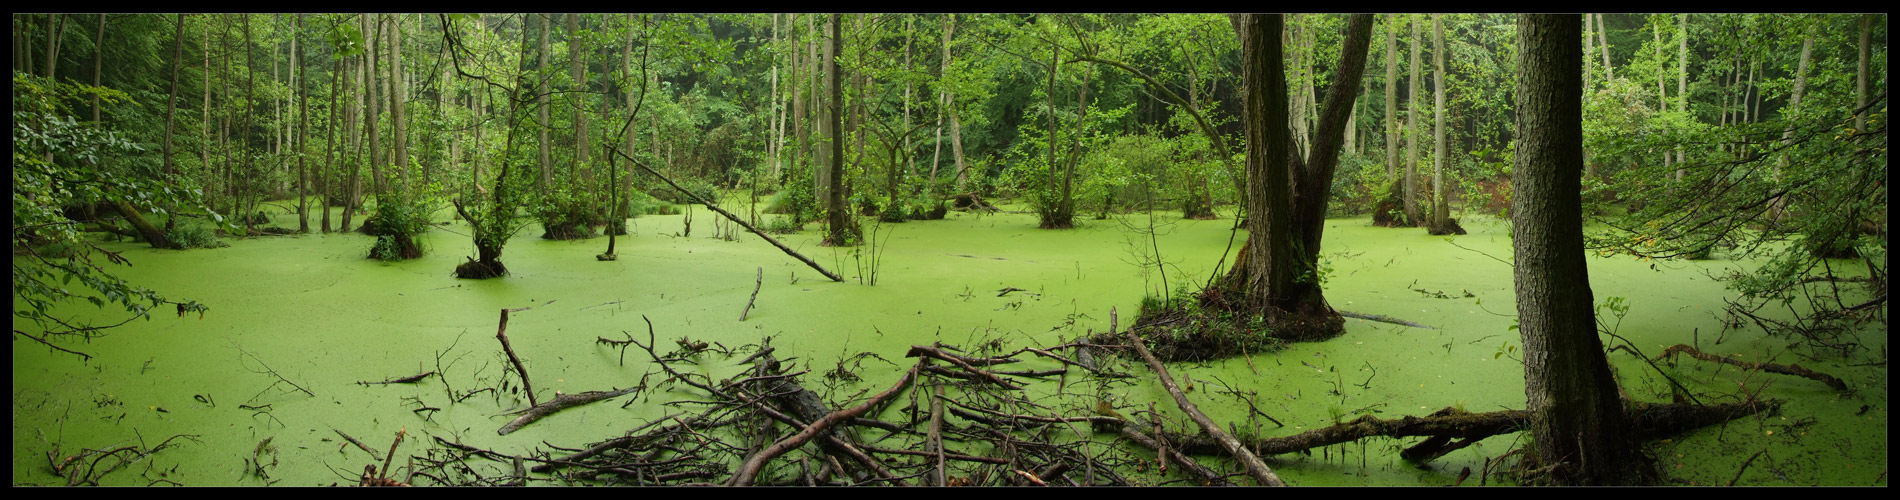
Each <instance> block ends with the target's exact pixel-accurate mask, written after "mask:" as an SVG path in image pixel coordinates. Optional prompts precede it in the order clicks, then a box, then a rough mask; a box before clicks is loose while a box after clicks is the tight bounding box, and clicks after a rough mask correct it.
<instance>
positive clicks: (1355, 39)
mask: <svg viewBox="0 0 1900 500" xmlns="http://www.w3.org/2000/svg"><path fill="white" fill-rule="evenodd" d="M1268 22H1269V23H1271V21H1268ZM1237 24H1238V23H1237ZM1268 29H1272V27H1271V26H1269V27H1268ZM1242 31H1243V33H1242V40H1246V41H1247V43H1251V44H1253V45H1251V46H1250V47H1252V48H1251V49H1248V50H1246V51H1245V52H1244V54H1245V56H1244V58H1243V62H1244V63H1245V64H1246V66H1244V70H1243V72H1244V74H1245V75H1246V80H1245V81H1246V82H1247V83H1246V85H1247V87H1246V89H1247V93H1246V95H1247V106H1246V119H1245V120H1244V122H1245V123H1246V124H1247V138H1248V140H1247V184H1248V191H1250V193H1251V194H1250V195H1249V196H1247V200H1248V204H1247V213H1248V214H1249V215H1248V218H1247V224H1248V225H1247V233H1248V234H1247V243H1246V244H1245V245H1244V246H1243V247H1242V248H1241V251H1240V254H1239V257H1237V258H1236V259H1235V261H1234V266H1233V268H1232V269H1231V270H1230V271H1229V272H1228V274H1227V276H1226V277H1225V278H1224V282H1223V283H1221V284H1220V285H1217V286H1216V287H1214V288H1212V289H1210V290H1208V291H1205V292H1203V294H1202V296H1203V301H1204V302H1212V303H1213V304H1214V305H1216V306H1225V307H1229V308H1238V309H1240V310H1244V311H1247V312H1249V313H1252V314H1259V315H1261V316H1264V317H1265V319H1266V320H1267V321H1268V325H1269V326H1270V327H1271V329H1272V335H1273V336H1275V337H1278V338H1283V339H1289V340H1313V339H1322V338H1327V337H1331V336H1333V335H1338V334H1339V333H1340V332H1342V331H1344V328H1345V327H1344V319H1342V318H1340V316H1339V313H1338V312H1336V311H1334V310H1333V309H1332V307H1331V306H1329V305H1327V303H1326V298H1325V296H1324V295H1323V294H1322V293H1321V290H1320V283H1319V275H1318V272H1317V269H1318V260H1319V249H1320V238H1321V236H1322V234H1323V233H1322V231H1324V229H1325V221H1326V202H1327V199H1328V197H1329V194H1330V190H1328V189H1325V188H1320V187H1319V186H1331V185H1332V181H1333V170H1334V168H1335V167H1336V166H1337V165H1338V161H1339V150H1340V146H1341V141H1342V139H1343V138H1344V137H1345V130H1344V129H1345V123H1346V115H1347V113H1349V112H1350V111H1351V109H1352V103H1353V100H1354V99H1355V98H1357V97H1358V88H1357V87H1358V85H1359V82H1360V81H1361V78H1360V77H1361V76H1362V75H1363V74H1364V71H1365V62H1366V49H1367V46H1368V45H1369V44H1370V42H1371V37H1372V16H1371V15H1367V14H1359V15H1353V16H1352V18H1351V20H1350V21H1349V22H1348V23H1347V27H1346V38H1345V41H1344V43H1343V44H1342V47H1341V49H1340V65H1339V73H1338V74H1339V77H1338V79H1337V80H1336V81H1337V82H1339V83H1336V84H1334V85H1333V88H1332V89H1331V90H1330V91H1328V92H1327V94H1326V101H1325V106H1324V107H1323V108H1321V112H1320V120H1319V126H1318V127H1317V128H1316V129H1315V134H1316V136H1315V137H1314V138H1313V141H1312V144H1313V149H1312V151H1311V152H1309V153H1308V155H1307V157H1305V158H1301V157H1300V156H1298V155H1296V154H1293V153H1292V152H1291V151H1289V150H1288V145H1287V138H1286V135H1285V134H1286V131H1285V129H1284V128H1283V127H1285V126H1286V123H1287V120H1286V116H1285V114H1284V113H1285V112H1286V107H1285V106H1286V93H1285V92H1286V88H1285V83H1284V82H1285V80H1284V78H1285V76H1284V72H1283V71H1281V70H1279V69H1278V68H1280V67H1281V65H1280V62H1279V59H1280V55H1279V49H1278V47H1277V44H1276V43H1271V42H1270V38H1271V37H1268V36H1267V35H1266V34H1261V33H1257V32H1247V30H1244V29H1243V30H1242ZM1274 32H1276V33H1277V31H1274ZM1283 162H1284V163H1283ZM1230 294H1231V295H1232V297H1229V295H1230Z"/></svg>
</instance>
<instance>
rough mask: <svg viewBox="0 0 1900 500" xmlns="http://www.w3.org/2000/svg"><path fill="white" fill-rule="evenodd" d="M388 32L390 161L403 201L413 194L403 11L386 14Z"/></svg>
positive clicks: (410, 197)
mask: <svg viewBox="0 0 1900 500" xmlns="http://www.w3.org/2000/svg"><path fill="white" fill-rule="evenodd" d="M387 29H388V30H389V31H388V36H389V90H390V92H389V122H390V124H391V127H390V128H391V132H392V134H391V139H393V141H394V142H395V143H396V145H395V149H394V154H393V155H392V156H394V158H391V159H390V160H389V163H390V164H391V165H392V166H394V167H395V168H396V173H397V175H398V178H399V179H401V180H402V201H404V202H408V201H409V200H410V199H412V198H414V197H415V195H416V193H415V184H414V183H413V182H411V180H410V178H409V177H410V175H411V172H409V120H408V118H406V117H405V116H404V115H405V114H406V113H405V112H406V109H404V108H407V107H409V85H408V84H407V83H406V82H404V81H403V71H402V15H401V14H389V25H388V26H387Z"/></svg>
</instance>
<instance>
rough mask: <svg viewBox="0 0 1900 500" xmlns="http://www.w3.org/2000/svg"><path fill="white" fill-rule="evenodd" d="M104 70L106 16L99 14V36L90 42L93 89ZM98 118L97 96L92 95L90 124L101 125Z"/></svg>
mask: <svg viewBox="0 0 1900 500" xmlns="http://www.w3.org/2000/svg"><path fill="white" fill-rule="evenodd" d="M105 68H106V15H105V14H100V15H99V34H98V35H97V36H95V37H93V42H92V86H94V87H97V86H99V82H100V77H101V76H103V75H104V74H105ZM100 118H101V113H100V106H99V94H97V93H94V94H93V95H92V122H93V123H103V121H102V120H101V119H100Z"/></svg>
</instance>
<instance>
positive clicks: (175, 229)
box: [165, 222, 231, 248]
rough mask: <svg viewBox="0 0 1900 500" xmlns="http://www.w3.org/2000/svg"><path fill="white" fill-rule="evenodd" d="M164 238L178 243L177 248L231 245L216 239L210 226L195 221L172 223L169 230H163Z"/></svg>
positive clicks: (216, 235)
mask: <svg viewBox="0 0 1900 500" xmlns="http://www.w3.org/2000/svg"><path fill="white" fill-rule="evenodd" d="M165 239H167V240H171V242H172V243H173V244H176V245H178V246H179V248H222V247H228V246H231V244H229V243H225V242H223V241H220V240H218V234H217V232H216V231H213V230H211V228H209V227H206V226H205V225H204V224H201V223H196V222H186V223H183V224H176V225H173V226H172V228H171V230H170V231H166V232H165Z"/></svg>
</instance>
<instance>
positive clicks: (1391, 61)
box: [1385, 14, 1405, 181]
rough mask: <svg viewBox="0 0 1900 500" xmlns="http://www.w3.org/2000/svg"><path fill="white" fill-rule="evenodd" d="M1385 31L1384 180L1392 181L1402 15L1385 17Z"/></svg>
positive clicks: (1396, 168)
mask: <svg viewBox="0 0 1900 500" xmlns="http://www.w3.org/2000/svg"><path fill="white" fill-rule="evenodd" d="M1385 18H1386V21H1387V22H1386V29H1385V178H1386V180H1387V181H1393V180H1396V179H1394V176H1396V175H1397V174H1398V171H1399V148H1398V144H1399V111H1398V109H1399V108H1398V95H1399V93H1398V91H1397V90H1395V87H1397V85H1398V81H1399V34H1398V33H1399V27H1398V20H1400V19H1404V18H1405V17H1404V15H1403V14H1396V15H1391V14H1389V15H1386V17H1385Z"/></svg>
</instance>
